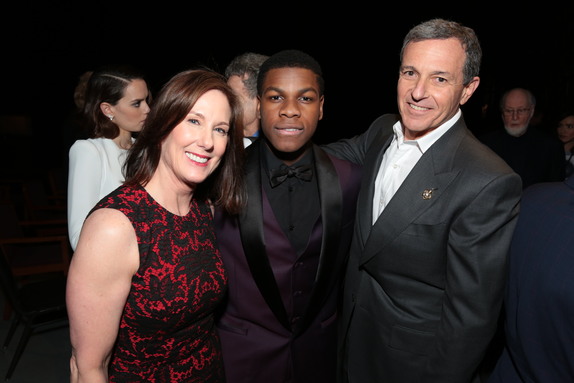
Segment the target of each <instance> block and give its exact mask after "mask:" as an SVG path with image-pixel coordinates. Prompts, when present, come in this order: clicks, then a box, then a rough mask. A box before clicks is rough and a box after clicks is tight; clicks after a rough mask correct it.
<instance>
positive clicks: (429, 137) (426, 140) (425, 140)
mask: <svg viewBox="0 0 574 383" xmlns="http://www.w3.org/2000/svg"><path fill="white" fill-rule="evenodd" d="M461 115H462V112H461V110H460V108H459V109H458V111H457V112H456V113H455V114H454V116H452V117H451V119H450V120H448V121H447V122H445V123H444V124H442V125H441V126H439V127H438V128H436V129H433V130H431V131H430V132H429V133H427V134H425V135H424V136H422V137H420V138H418V139H416V140H410V141H407V142H412V141H415V142H416V144H417V146H418V147H419V149H420V151H421V152H422V153H424V152H426V151H427V150H428V148H430V147H431V146H432V144H434V143H435V142H436V141H437V140H438V139H439V138H441V137H442V135H443V134H445V133H446V132H447V131H448V130H449V129H450V128H451V127H452V126H453V125H454V124H455V123H456V122H457V121H458V119H459V118H460V116H461ZM393 131H394V132H395V140H396V142H397V145H401V144H402V143H403V142H404V139H405V136H404V133H403V127H402V125H401V121H400V120H399V121H397V122H396V123H395V125H393Z"/></svg>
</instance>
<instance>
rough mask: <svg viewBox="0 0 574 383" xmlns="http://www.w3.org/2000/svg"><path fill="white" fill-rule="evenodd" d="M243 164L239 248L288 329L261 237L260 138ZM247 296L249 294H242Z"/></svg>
mask: <svg viewBox="0 0 574 383" xmlns="http://www.w3.org/2000/svg"><path fill="white" fill-rule="evenodd" d="M251 146H252V148H251V147H250V148H249V149H250V150H249V154H248V157H247V163H246V164H245V165H246V169H247V172H246V177H245V182H246V184H247V195H248V201H247V206H246V208H245V209H243V212H242V213H241V214H240V216H239V230H240V233H241V242H242V244H243V251H244V252H245V257H246V258H247V263H248V264H249V269H250V270H251V274H252V275H253V279H254V280H255V283H256V284H257V287H258V288H259V291H260V292H261V295H263V298H264V299H265V302H267V304H268V305H269V308H270V309H271V311H273V313H274V314H275V316H276V317H277V320H278V321H279V322H280V323H281V324H282V325H283V327H285V328H286V329H287V330H289V331H291V325H290V323H289V319H288V316H287V312H286V310H285V306H284V305H283V300H282V299H281V294H280V292H279V288H278V287H277V282H276V280H275V276H274V274H273V270H272V269H271V265H270V263H269V258H268V257H267V253H266V251H265V236H264V232H263V203H262V196H261V193H262V192H263V191H262V188H261V165H260V158H261V155H262V153H261V150H262V146H263V140H257V141H255V142H254V143H253V144H251ZM245 298H246V299H249V297H245Z"/></svg>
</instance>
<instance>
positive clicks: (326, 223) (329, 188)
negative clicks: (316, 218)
mask: <svg viewBox="0 0 574 383" xmlns="http://www.w3.org/2000/svg"><path fill="white" fill-rule="evenodd" d="M313 151H314V156H315V174H316V176H317V183H318V185H319V197H320V199H321V222H322V227H323V230H322V238H321V254H320V258H319V266H318V269H317V275H316V278H315V283H314V285H313V292H312V295H311V298H310V300H309V305H308V309H307V311H306V313H305V316H304V318H303V319H302V321H301V323H300V324H299V326H298V327H297V332H300V331H303V330H304V329H305V328H306V327H307V325H308V324H309V322H310V321H311V320H312V319H313V318H315V316H316V314H317V312H318V311H319V310H320V309H321V307H322V304H321V303H322V302H323V300H324V298H325V296H326V295H327V294H328V293H329V292H330V289H332V288H337V287H336V286H333V285H332V283H331V282H332V280H333V278H334V277H335V276H336V275H335V274H336V273H337V268H338V266H339V264H340V263H339V262H338V254H339V252H340V249H339V247H338V242H339V236H340V232H341V226H342V223H341V218H342V216H343V193H342V191H341V186H340V184H339V176H338V174H337V171H336V169H335V166H334V165H333V163H332V162H331V160H330V159H329V157H328V156H327V154H326V153H325V152H324V151H323V150H322V149H320V148H319V147H318V146H317V145H313Z"/></svg>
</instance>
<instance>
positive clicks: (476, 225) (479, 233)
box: [426, 173, 522, 382]
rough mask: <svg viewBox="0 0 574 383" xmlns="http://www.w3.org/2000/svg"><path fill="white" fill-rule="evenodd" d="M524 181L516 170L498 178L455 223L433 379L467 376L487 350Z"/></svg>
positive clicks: (429, 367) (464, 378)
mask: <svg viewBox="0 0 574 383" xmlns="http://www.w3.org/2000/svg"><path fill="white" fill-rule="evenodd" d="M521 185H522V184H521V182H520V178H519V177H518V176H517V175H516V174H514V173H512V174H505V175H503V176H499V177H497V178H495V179H493V180H492V181H491V182H489V183H488V184H486V185H485V186H484V188H483V189H482V191H481V192H479V193H478V194H477V195H476V197H475V198H474V200H473V201H472V202H471V203H470V204H469V205H468V206H467V207H466V208H465V209H464V211H463V212H462V213H461V214H460V215H459V217H458V218H457V219H456V220H455V221H454V222H453V224H452V227H451V230H450V234H449V238H448V249H447V259H446V262H447V266H446V267H447V272H446V285H445V286H446V291H445V293H446V294H445V298H444V301H443V315H442V319H441V322H440V324H439V326H438V328H437V334H436V338H435V339H436V342H437V344H436V347H435V352H433V353H432V354H431V356H430V358H429V360H428V363H429V364H428V365H427V369H426V370H427V371H429V372H430V378H431V379H429V381H432V382H439V381H441V382H468V381H470V379H471V376H472V374H473V373H475V372H476V367H477V366H479V365H480V362H481V360H482V359H483V357H484V356H485V351H486V349H487V348H488V345H489V343H490V341H491V340H492V338H493V336H494V334H495V332H496V329H497V325H498V318H499V313H500V310H501V307H502V299H503V295H504V288H505V283H506V277H507V257H508V252H509V248H510V242H511V239H512V235H513V232H514V228H515V225H516V221H517V218H518V211H519V200H520V195H521V188H522V187H521Z"/></svg>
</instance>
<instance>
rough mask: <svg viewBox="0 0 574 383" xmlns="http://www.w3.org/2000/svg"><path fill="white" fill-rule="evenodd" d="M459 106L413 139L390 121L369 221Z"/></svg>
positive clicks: (458, 115) (385, 202)
mask: <svg viewBox="0 0 574 383" xmlns="http://www.w3.org/2000/svg"><path fill="white" fill-rule="evenodd" d="M460 116H461V111H460V109H459V110H458V111H457V113H456V114H455V115H454V116H453V117H452V118H451V119H450V120H448V121H447V122H445V123H444V124H442V125H441V126H439V127H438V128H436V129H434V130H431V131H430V132H429V133H427V134H425V135H424V136H422V137H420V138H418V139H416V140H405V136H404V134H403V127H402V124H401V122H400V121H397V122H396V123H395V125H393V131H394V135H393V140H392V141H391V144H390V146H389V147H388V148H387V150H386V151H385V154H384V155H383V161H382V162H381V166H380V167H379V171H378V173H377V178H376V179H375V192H374V194H373V224H374V223H375V222H376V221H377V219H378V218H379V215H380V214H381V212H382V211H383V209H384V208H385V206H387V204H388V203H389V201H390V200H391V198H393V196H394V195H395V192H396V191H397V190H398V188H399V187H400V186H401V184H402V183H403V181H404V180H405V178H407V176H408V175H409V173H410V172H411V170H412V169H413V168H414V167H415V165H416V164H417V162H418V161H419V159H420V158H421V157H422V155H423V154H424V153H425V152H426V151H427V150H428V148H430V147H431V146H432V144H434V143H435V142H436V141H437V140H438V139H439V138H440V137H441V136H442V135H443V134H444V133H445V132H446V131H448V130H449V129H450V127H451V126H453V125H454V123H455V122H456V121H457V120H458V119H459V118H460Z"/></svg>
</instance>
